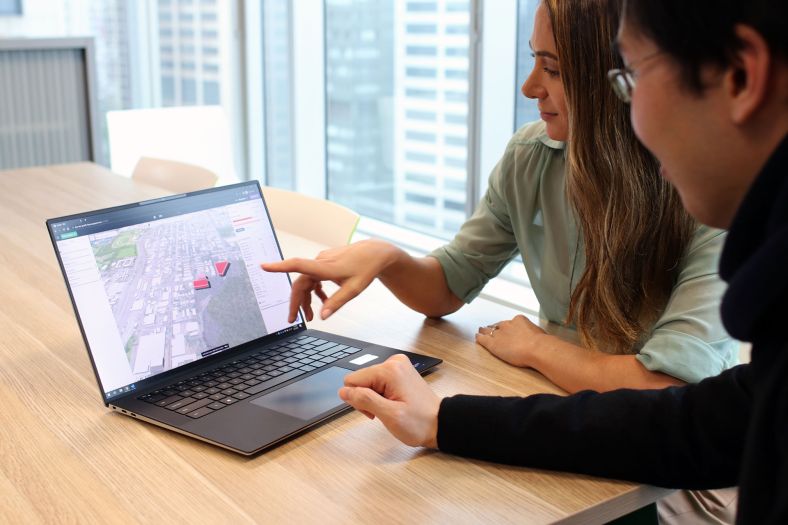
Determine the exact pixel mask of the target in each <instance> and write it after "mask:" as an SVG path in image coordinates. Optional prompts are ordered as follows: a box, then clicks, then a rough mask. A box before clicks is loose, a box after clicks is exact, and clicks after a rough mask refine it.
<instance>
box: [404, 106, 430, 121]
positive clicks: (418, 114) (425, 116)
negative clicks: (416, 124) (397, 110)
mask: <svg viewBox="0 0 788 525" xmlns="http://www.w3.org/2000/svg"><path fill="white" fill-rule="evenodd" d="M437 116H438V115H437V113H435V112H434V111H418V110H414V109H408V110H405V117H406V118H408V119H410V120H424V121H427V122H435V120H436V119H437Z"/></svg>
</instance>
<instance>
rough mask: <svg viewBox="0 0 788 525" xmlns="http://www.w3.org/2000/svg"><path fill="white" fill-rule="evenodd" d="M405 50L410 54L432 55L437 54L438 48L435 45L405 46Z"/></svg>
mask: <svg viewBox="0 0 788 525" xmlns="http://www.w3.org/2000/svg"><path fill="white" fill-rule="evenodd" d="M405 52H406V53H407V54H408V55H411V56H428V57H434V56H435V55H437V54H438V48H437V47H435V46H407V47H406V48H405Z"/></svg>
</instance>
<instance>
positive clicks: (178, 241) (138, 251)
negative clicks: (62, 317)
mask: <svg viewBox="0 0 788 525" xmlns="http://www.w3.org/2000/svg"><path fill="white" fill-rule="evenodd" d="M90 243H91V247H92V249H93V254H94V256H95V258H96V263H97V264H98V268H99V273H100V275H101V280H102V282H103V284H104V290H105V291H106V294H107V298H108V300H109V304H110V307H111V308H112V313H113V315H114V317H115V321H116V323H117V328H118V332H119V333H120V337H121V340H122V341H123V344H124V348H125V352H126V357H127V358H128V361H129V367H130V369H131V371H132V373H133V374H134V376H135V378H136V379H137V380H139V379H143V378H145V377H148V376H150V375H153V374H157V373H159V372H162V371H165V370H169V369H171V368H175V367H177V366H180V365H183V364H185V363H188V362H190V361H193V360H196V359H199V358H201V357H205V356H207V355H210V354H213V353H216V352H220V351H223V350H226V349H228V348H232V347H234V346H237V345H239V344H242V343H245V342H247V341H251V340H253V339H257V338H259V337H262V336H263V335H265V334H266V333H267V331H266V327H265V323H264V321H263V317H262V315H261V313H260V308H259V306H258V303H257V298H256V297H255V293H254V290H253V288H252V285H251V281H250V279H249V274H248V272H247V268H246V265H245V263H244V260H243V257H242V255H241V250H240V247H239V246H238V242H237V239H236V236H235V230H234V229H233V224H232V222H231V220H230V217H229V216H228V214H227V212H226V211H225V210H222V209H211V210H204V211H200V212H195V213H188V214H185V215H180V216H176V217H172V218H167V219H163V220H158V221H153V222H148V223H143V224H135V225H132V226H128V227H125V228H120V229H117V230H113V231H112V232H109V233H105V234H102V235H96V236H92V237H91V239H90Z"/></svg>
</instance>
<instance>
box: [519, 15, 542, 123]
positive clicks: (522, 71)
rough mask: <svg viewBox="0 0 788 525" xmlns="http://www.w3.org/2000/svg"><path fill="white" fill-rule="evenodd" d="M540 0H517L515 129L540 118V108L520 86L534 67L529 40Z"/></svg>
mask: <svg viewBox="0 0 788 525" xmlns="http://www.w3.org/2000/svg"><path fill="white" fill-rule="evenodd" d="M538 4H539V0H518V2H517V10H518V16H517V86H516V89H515V100H516V103H515V120H514V127H515V129H517V128H519V127H520V126H522V125H523V124H525V123H526V122H532V121H534V120H539V110H538V109H537V107H536V104H534V102H533V101H532V100H528V99H526V98H525V97H523V95H522V94H521V93H520V86H521V85H522V83H523V82H524V81H525V79H526V78H528V75H529V74H530V73H531V70H532V69H533V67H534V59H533V58H532V57H531V48H530V47H529V45H528V42H529V41H530V39H531V31H532V30H533V25H534V13H535V11H536V7H537V5H538Z"/></svg>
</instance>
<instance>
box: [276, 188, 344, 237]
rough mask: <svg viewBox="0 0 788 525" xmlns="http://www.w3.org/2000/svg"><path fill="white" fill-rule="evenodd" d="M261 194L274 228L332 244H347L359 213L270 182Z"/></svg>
mask: <svg viewBox="0 0 788 525" xmlns="http://www.w3.org/2000/svg"><path fill="white" fill-rule="evenodd" d="M263 196H264V197H265V203H266V205H267V206H268V212H269V213H270V214H271V220H272V221H273V223H274V228H276V230H277V231H279V230H281V231H285V232H288V233H292V234H293V235H297V236H299V237H303V238H305V239H309V240H311V241H314V242H317V243H320V244H324V245H327V246H329V247H332V248H333V247H337V246H344V245H346V244H348V243H349V242H350V239H351V238H352V237H353V233H355V231H356V226H357V225H358V221H359V214H358V213H356V212H354V211H353V210H351V209H349V208H346V207H344V206H342V205H341V204H337V203H335V202H331V201H327V200H323V199H316V198H314V197H309V196H308V195H302V194H300V193H296V192H293V191H288V190H283V189H280V188H272V187H270V186H265V187H263Z"/></svg>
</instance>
